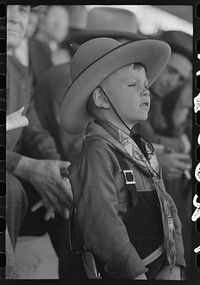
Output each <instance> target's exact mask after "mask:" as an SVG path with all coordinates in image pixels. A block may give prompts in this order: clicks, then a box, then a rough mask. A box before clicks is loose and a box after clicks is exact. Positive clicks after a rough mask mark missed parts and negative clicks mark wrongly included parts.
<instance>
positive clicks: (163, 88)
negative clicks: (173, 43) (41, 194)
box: [151, 52, 192, 97]
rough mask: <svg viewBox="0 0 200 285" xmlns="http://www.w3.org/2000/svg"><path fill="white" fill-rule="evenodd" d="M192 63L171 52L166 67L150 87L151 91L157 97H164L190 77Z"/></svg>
mask: <svg viewBox="0 0 200 285" xmlns="http://www.w3.org/2000/svg"><path fill="white" fill-rule="evenodd" d="M191 72H192V63H191V62H190V60H189V59H188V58H186V57H185V56H183V55H181V54H179V53H176V52H172V55H171V58H170V60H169V62H168V64H167V67H166V68H165V70H164V71H163V72H162V74H161V75H160V76H159V78H158V79H157V80H156V81H155V83H154V84H153V85H152V87H151V89H152V91H153V93H155V94H156V95H157V96H159V97H164V96H166V95H167V94H169V93H170V92H172V91H173V90H175V89H176V88H177V87H178V86H180V85H182V84H183V83H184V82H185V80H186V79H187V78H188V77H189V76H190V75H191Z"/></svg>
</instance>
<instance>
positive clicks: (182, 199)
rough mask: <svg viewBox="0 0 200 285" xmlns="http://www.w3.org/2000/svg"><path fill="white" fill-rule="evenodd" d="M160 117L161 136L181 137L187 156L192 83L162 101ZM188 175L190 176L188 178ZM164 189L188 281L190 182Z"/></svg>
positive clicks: (178, 181)
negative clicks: (175, 215) (175, 217)
mask: <svg viewBox="0 0 200 285" xmlns="http://www.w3.org/2000/svg"><path fill="white" fill-rule="evenodd" d="M163 114H164V117H165V120H166V126H167V127H166V129H165V132H164V134H165V135H166V136H169V137H176V138H178V137H184V139H185V141H186V144H187V148H186V149H185V152H186V153H190V154H191V150H192V149H191V145H192V140H191V139H192V117H191V114H192V80H188V81H186V82H185V84H184V85H183V86H181V87H179V88H178V89H177V90H175V91H174V92H172V93H170V94H169V95H167V96H166V97H165V98H164V104H163ZM190 175H191V174H190ZM165 186H166V188H167V191H168V192H169V194H170V195H171V196H172V197H173V199H174V201H175V203H176V206H177V208H178V212H179V217H180V220H181V221H182V233H183V243H184V249H185V259H186V263H187V268H186V271H185V278H186V279H190V278H191V268H192V260H191V252H192V248H191V245H192V223H191V216H192V181H191V179H188V178H187V177H186V176H185V174H182V175H181V177H180V178H179V179H175V180H168V179H165Z"/></svg>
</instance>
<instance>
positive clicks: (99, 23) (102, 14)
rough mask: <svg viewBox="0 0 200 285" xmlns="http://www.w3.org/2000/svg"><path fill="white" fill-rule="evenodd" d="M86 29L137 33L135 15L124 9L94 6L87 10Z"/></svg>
mask: <svg viewBox="0 0 200 285" xmlns="http://www.w3.org/2000/svg"><path fill="white" fill-rule="evenodd" d="M86 29H87V30H93V31H94V30H96V31H100V30H103V31H116V32H124V33H137V32H138V25H137V20H136V15H135V14H134V13H133V12H131V11H129V10H126V9H121V8H114V7H95V8H93V9H91V10H90V11H89V12H88V18H87V27H86Z"/></svg>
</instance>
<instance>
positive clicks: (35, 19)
mask: <svg viewBox="0 0 200 285" xmlns="http://www.w3.org/2000/svg"><path fill="white" fill-rule="evenodd" d="M38 25H39V12H38V11H37V10H34V9H32V10H31V12H30V17H29V22H28V27H27V30H26V37H27V38H29V39H30V38H32V37H33V36H34V35H35V33H36V31H37V29H38Z"/></svg>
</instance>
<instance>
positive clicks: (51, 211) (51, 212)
mask: <svg viewBox="0 0 200 285" xmlns="http://www.w3.org/2000/svg"><path fill="white" fill-rule="evenodd" d="M54 211H55V209H54V207H52V206H50V207H49V208H48V209H47V211H46V213H45V216H44V219H45V221H48V220H49V219H54V218H55V213H54Z"/></svg>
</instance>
